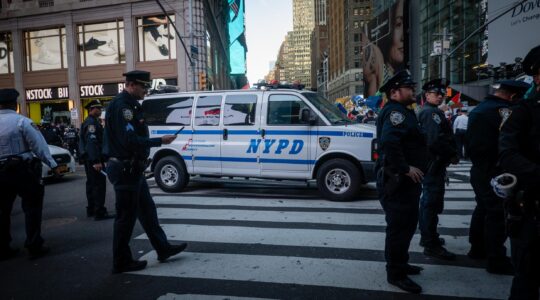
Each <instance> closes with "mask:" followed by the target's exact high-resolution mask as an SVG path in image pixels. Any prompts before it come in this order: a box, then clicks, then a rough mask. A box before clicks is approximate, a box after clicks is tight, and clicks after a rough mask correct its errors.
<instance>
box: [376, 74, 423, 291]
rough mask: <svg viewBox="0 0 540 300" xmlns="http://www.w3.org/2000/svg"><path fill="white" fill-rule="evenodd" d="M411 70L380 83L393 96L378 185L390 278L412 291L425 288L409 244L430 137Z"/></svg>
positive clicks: (381, 127)
mask: <svg viewBox="0 0 540 300" xmlns="http://www.w3.org/2000/svg"><path fill="white" fill-rule="evenodd" d="M415 85H416V83H415V82H414V81H413V80H412V79H411V75H410V73H409V71H407V70H404V71H400V72H398V73H397V74H395V75H394V76H393V77H392V78H390V79H389V80H388V81H387V82H386V83H385V84H384V85H383V86H382V87H381V88H380V91H381V92H384V93H386V95H387V97H388V99H389V101H388V103H386V105H385V106H384V108H383V109H382V110H381V113H380V114H379V117H378V119H377V138H378V143H379V150H378V151H379V155H380V159H379V160H378V161H377V189H378V191H379V196H380V202H381V205H382V208H383V210H384V212H385V215H386V217H385V219H386V224H387V226H386V239H385V250H384V253H385V258H386V273H387V281H388V282H389V283H390V284H392V285H395V286H397V287H398V288H400V289H402V290H405V291H408V292H410V293H420V292H421V291H422V288H421V287H420V286H419V285H418V284H416V283H415V282H414V281H412V280H411V279H410V278H409V277H408V275H417V274H420V272H421V271H422V268H421V267H418V266H413V265H410V264H409V263H408V261H409V253H408V252H409V245H410V243H411V239H412V237H413V235H414V232H415V231H416V226H417V225H418V204H419V199H420V193H421V191H422V186H421V182H422V178H423V176H424V172H425V171H426V169H427V157H428V150H427V146H426V139H425V136H424V134H423V132H422V129H421V128H420V125H419V123H418V119H417V118H416V114H415V112H414V111H413V110H412V109H411V108H409V107H408V106H409V105H410V104H413V103H414V102H415V98H414V86H415Z"/></svg>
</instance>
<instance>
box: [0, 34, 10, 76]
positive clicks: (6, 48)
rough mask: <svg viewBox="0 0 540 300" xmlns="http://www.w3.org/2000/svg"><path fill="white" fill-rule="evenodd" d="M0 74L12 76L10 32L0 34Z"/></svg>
mask: <svg viewBox="0 0 540 300" xmlns="http://www.w3.org/2000/svg"><path fill="white" fill-rule="evenodd" d="M0 74H13V44H12V41H11V32H0Z"/></svg>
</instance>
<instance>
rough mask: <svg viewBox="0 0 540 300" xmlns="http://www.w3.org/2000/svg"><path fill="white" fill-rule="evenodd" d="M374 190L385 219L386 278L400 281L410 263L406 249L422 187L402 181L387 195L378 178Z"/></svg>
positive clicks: (415, 222) (416, 222)
mask: <svg viewBox="0 0 540 300" xmlns="http://www.w3.org/2000/svg"><path fill="white" fill-rule="evenodd" d="M377 187H378V189H379V194H380V196H381V197H380V201H381V205H382V208H383V210H384V213H385V219H386V238H385V246H384V256H385V259H386V273H387V276H388V278H392V279H400V278H403V277H405V276H407V274H406V272H405V270H406V267H407V264H408V262H409V246H410V244H411V240H412V238H413V236H414V233H415V231H416V226H417V225H418V204H419V200H420V194H421V192H422V186H421V184H418V183H414V182H413V181H412V180H411V179H409V178H408V177H403V179H402V182H401V184H400V185H399V187H398V188H397V190H396V191H395V192H393V193H392V194H390V195H388V194H385V193H384V191H383V185H382V182H381V179H380V178H378V180H377Z"/></svg>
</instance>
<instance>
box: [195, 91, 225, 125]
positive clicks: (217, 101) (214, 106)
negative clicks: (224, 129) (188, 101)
mask: <svg viewBox="0 0 540 300" xmlns="http://www.w3.org/2000/svg"><path fill="white" fill-rule="evenodd" d="M220 116H221V96H201V97H200V98H199V100H198V101H197V109H196V110H195V126H218V125H219V117H220Z"/></svg>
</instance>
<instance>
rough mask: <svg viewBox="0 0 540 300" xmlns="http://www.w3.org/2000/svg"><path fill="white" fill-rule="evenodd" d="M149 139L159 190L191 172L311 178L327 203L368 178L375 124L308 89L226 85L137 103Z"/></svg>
mask: <svg viewBox="0 0 540 300" xmlns="http://www.w3.org/2000/svg"><path fill="white" fill-rule="evenodd" d="M142 106H143V111H144V113H145V122H146V123H147V124H148V126H149V131H150V136H151V137H160V136H163V135H165V134H175V133H177V132H178V130H179V129H180V128H182V127H184V129H183V130H182V131H181V132H180V133H179V134H178V137H177V138H176V140H175V141H174V142H173V143H172V144H169V145H163V146H162V147H157V148H152V150H151V153H150V158H151V159H152V163H151V165H150V171H152V172H153V173H154V177H155V180H156V183H157V184H158V186H159V187H160V188H161V189H162V190H163V191H165V192H180V191H182V189H184V187H185V186H186V185H187V184H188V182H189V179H190V177H191V176H196V175H202V176H212V177H233V178H234V177H241V178H242V179H243V180H245V178H267V179H279V180H284V179H286V180H304V181H308V180H312V179H316V181H317V186H318V188H319V190H320V192H321V194H322V195H323V196H324V197H326V198H328V199H330V200H334V201H348V200H352V199H354V198H355V196H356V194H357V192H358V191H359V189H360V188H361V185H362V184H363V183H366V182H368V181H370V180H371V179H372V177H373V166H374V160H375V159H374V158H375V155H376V154H375V150H376V149H375V148H376V144H375V127H374V126H373V125H365V124H356V123H353V122H352V121H350V120H348V119H347V118H346V117H345V116H344V115H343V114H342V113H341V112H340V111H339V109H337V108H336V107H335V106H334V105H332V104H331V103H329V102H328V101H327V100H326V99H324V98H322V97H320V96H318V95H317V94H316V93H314V92H309V91H302V90H291V89H273V90H232V91H215V92H192V93H189V92H186V93H179V92H174V93H166V94H156V95H151V96H148V97H146V98H145V100H143V101H142Z"/></svg>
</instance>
